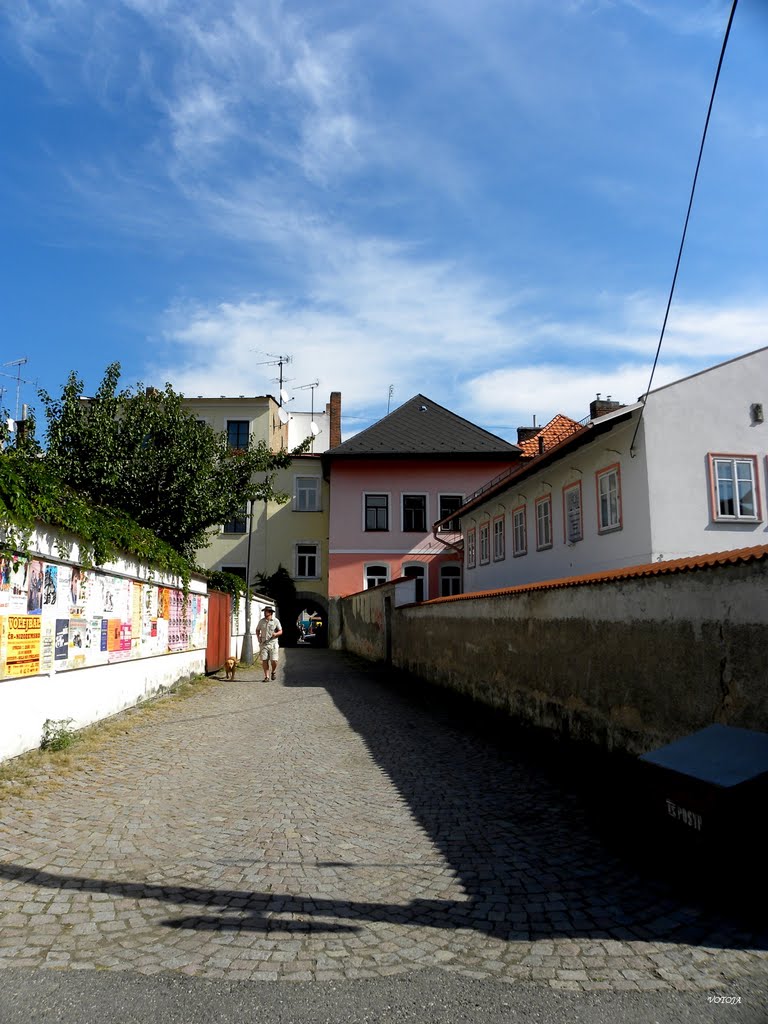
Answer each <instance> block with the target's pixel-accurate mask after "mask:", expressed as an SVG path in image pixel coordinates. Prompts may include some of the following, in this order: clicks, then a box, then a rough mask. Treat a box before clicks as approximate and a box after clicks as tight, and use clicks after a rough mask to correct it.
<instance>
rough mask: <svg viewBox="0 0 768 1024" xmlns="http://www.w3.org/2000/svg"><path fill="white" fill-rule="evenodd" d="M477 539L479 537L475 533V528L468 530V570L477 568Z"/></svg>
mask: <svg viewBox="0 0 768 1024" xmlns="http://www.w3.org/2000/svg"><path fill="white" fill-rule="evenodd" d="M476 537H477V535H476V533H475V528H474V526H473V527H472V529H471V530H467V568H468V569H474V567H475V563H476V559H477V550H476V548H475V542H476Z"/></svg>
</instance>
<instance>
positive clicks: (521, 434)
mask: <svg viewBox="0 0 768 1024" xmlns="http://www.w3.org/2000/svg"><path fill="white" fill-rule="evenodd" d="M540 430H541V427H537V426H536V414H535V413H534V416H533V426H532V427H518V428H517V443H518V444H522V443H523V441H527V440H528V439H529V438H531V437H535V436H536V435H537V434H538V432H539V431H540Z"/></svg>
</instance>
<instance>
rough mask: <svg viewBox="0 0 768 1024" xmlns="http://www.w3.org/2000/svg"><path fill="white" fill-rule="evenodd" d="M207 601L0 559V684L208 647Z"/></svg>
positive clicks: (90, 572)
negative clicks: (9, 680)
mask: <svg viewBox="0 0 768 1024" xmlns="http://www.w3.org/2000/svg"><path fill="white" fill-rule="evenodd" d="M207 615H208V598H207V597H205V596H203V595H200V594H184V592H183V591H181V590H177V589H174V588H171V587H163V586H159V585H158V584H155V583H147V582H144V581H139V580H135V579H129V578H126V577H123V576H114V575H110V574H109V573H105V572H101V571H99V570H97V569H83V568H81V567H79V566H69V565H61V564H57V563H53V562H47V561H45V560H43V559H40V558H33V559H26V558H24V557H23V556H7V555H2V556H0V679H6V678H13V677H18V676H30V675H38V674H39V673H41V672H45V673H48V672H59V671H62V670H65V669H73V668H85V667H87V666H89V665H103V664H106V663H110V662H114V661H128V660H130V659H133V658H146V657H152V656H153V655H158V654H167V653H169V652H171V651H189V650H199V649H201V648H204V647H205V645H206V638H207V626H208V623H207Z"/></svg>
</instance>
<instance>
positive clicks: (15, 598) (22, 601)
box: [8, 555, 30, 613]
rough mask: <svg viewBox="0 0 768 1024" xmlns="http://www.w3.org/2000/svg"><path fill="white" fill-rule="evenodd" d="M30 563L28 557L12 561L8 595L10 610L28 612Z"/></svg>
mask: <svg viewBox="0 0 768 1024" xmlns="http://www.w3.org/2000/svg"><path fill="white" fill-rule="evenodd" d="M29 570H30V563H29V561H28V560H27V559H26V558H18V559H17V558H16V556H15V555H14V556H13V558H12V559H11V563H10V592H9V596H8V611H9V612H21V613H23V612H26V610H27V590H28V589H29Z"/></svg>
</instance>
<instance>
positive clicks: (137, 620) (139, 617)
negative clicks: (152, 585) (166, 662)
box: [131, 582, 144, 657]
mask: <svg viewBox="0 0 768 1024" xmlns="http://www.w3.org/2000/svg"><path fill="white" fill-rule="evenodd" d="M131 587H132V589H131V637H132V645H131V646H132V653H133V656H134V657H137V656H138V655H139V654H142V653H144V652H143V651H142V641H143V639H144V630H143V626H142V623H143V619H144V584H143V583H137V582H134V583H132V584H131Z"/></svg>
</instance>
